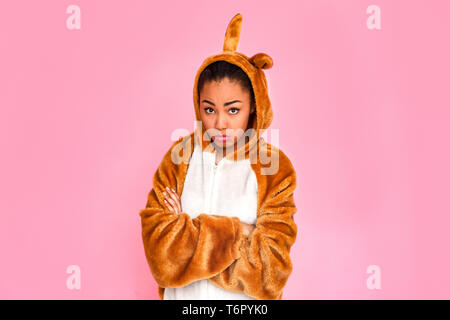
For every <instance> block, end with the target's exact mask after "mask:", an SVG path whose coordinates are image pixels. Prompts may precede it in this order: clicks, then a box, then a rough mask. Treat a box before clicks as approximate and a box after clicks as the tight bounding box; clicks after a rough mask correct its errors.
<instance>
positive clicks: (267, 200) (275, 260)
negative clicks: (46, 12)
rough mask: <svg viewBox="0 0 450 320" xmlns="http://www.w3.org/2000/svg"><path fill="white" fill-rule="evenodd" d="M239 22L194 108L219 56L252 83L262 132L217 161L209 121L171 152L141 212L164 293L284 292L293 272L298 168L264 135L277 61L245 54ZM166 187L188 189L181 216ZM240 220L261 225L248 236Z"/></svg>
mask: <svg viewBox="0 0 450 320" xmlns="http://www.w3.org/2000/svg"><path fill="white" fill-rule="evenodd" d="M241 25H242V15H241V14H239V13H238V14H236V15H235V16H234V17H233V18H232V20H231V21H230V23H229V25H228V27H227V30H226V33H225V42H224V46H223V51H222V52H221V53H219V54H216V55H212V56H210V57H208V58H207V59H206V60H205V61H204V62H203V64H202V65H201V66H200V69H199V70H198V72H197V75H196V78H195V83H194V107H195V115H196V120H197V124H199V123H201V118H200V109H199V97H198V92H197V83H198V79H199V76H200V74H201V72H202V71H203V69H205V68H206V67H207V66H208V65H209V64H211V63H213V62H215V61H218V60H224V61H227V62H229V63H232V64H235V65H237V66H238V67H240V68H241V69H242V70H243V71H244V72H245V73H246V74H247V75H248V77H249V79H250V81H251V83H252V86H253V90H254V94H255V102H256V115H255V116H254V117H251V118H250V119H249V121H250V122H249V127H250V128H252V129H254V130H253V132H254V133H253V134H252V135H250V136H248V141H245V145H244V144H241V146H238V147H237V148H235V150H234V151H233V152H230V153H227V154H226V156H225V157H224V158H223V159H222V160H221V161H220V162H219V163H218V164H217V165H216V163H215V152H216V151H215V148H214V146H213V143H212V142H211V140H210V139H205V137H207V135H205V131H206V130H205V128H204V127H203V126H201V125H200V126H197V127H196V128H195V129H194V132H192V133H191V134H190V135H187V136H185V137H181V138H179V139H178V140H177V141H175V142H174V143H173V144H172V146H171V147H170V149H169V150H168V151H167V153H166V154H165V156H164V157H163V159H162V161H161V163H160V165H159V167H158V169H157V170H156V173H155V175H154V177H153V188H152V189H151V191H150V192H149V193H148V199H147V204H146V207H145V209H142V210H141V211H140V212H139V215H140V217H141V222H142V239H143V244H144V250H145V256H146V259H147V262H148V264H149V266H150V270H151V272H152V274H153V277H154V278H155V280H156V282H157V284H158V286H159V287H158V294H159V297H160V298H161V299H219V300H225V299H263V300H269V299H270V300H275V299H276V300H280V299H282V294H283V288H284V286H285V284H286V282H287V280H288V278H289V276H290V274H291V272H292V263H291V259H290V257H289V252H290V248H291V246H292V245H293V244H294V242H295V239H296V236H297V226H296V224H295V222H294V219H293V215H294V213H295V212H296V211H297V209H296V206H295V203H294V190H295V188H296V173H295V170H294V168H293V166H292V163H291V161H290V160H289V158H288V157H287V156H286V155H285V154H284V153H283V152H282V151H281V150H280V149H279V148H277V147H275V146H273V145H271V144H269V143H266V142H265V141H264V139H263V137H262V136H261V135H262V133H263V132H264V130H265V129H267V128H268V127H269V125H270V123H271V122H272V117H273V114H272V108H271V103H270V100H269V96H268V88H267V81H266V77H265V75H264V72H263V69H268V68H270V67H272V64H273V62H272V59H271V58H270V57H269V56H268V55H267V54H264V53H257V54H255V55H253V56H252V57H247V56H246V55H244V54H242V53H240V52H237V51H236V49H237V46H238V42H239V36H240V31H241ZM165 187H169V188H172V189H174V190H175V191H176V193H177V194H178V195H179V196H180V199H181V204H182V206H181V207H182V212H181V213H180V214H179V215H176V214H174V213H172V212H171V211H169V210H168V208H167V206H166V205H165V204H164V198H165V197H164V195H163V192H164V189H165ZM241 221H243V222H246V223H249V224H254V225H255V226H256V227H255V229H254V230H253V231H252V232H251V233H250V235H249V236H248V237H246V236H245V235H243V233H242V227H241Z"/></svg>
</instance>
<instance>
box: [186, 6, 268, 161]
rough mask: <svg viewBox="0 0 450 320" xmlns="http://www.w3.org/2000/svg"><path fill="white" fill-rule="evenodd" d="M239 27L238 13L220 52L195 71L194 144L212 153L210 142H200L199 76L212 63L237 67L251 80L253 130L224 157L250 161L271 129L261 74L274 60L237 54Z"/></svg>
mask: <svg viewBox="0 0 450 320" xmlns="http://www.w3.org/2000/svg"><path fill="white" fill-rule="evenodd" d="M241 26H242V15H241V14H240V13H238V14H236V15H235V16H234V17H233V18H232V19H231V21H230V23H229V24H228V27H227V30H226V32H225V41H224V44H223V50H222V52H221V53H218V54H215V55H212V56H209V57H208V58H206V59H205V60H204V61H203V63H202V64H201V66H200V68H199V69H198V71H197V74H196V76H195V82H194V107H195V117H196V123H197V125H196V128H195V141H196V143H201V145H202V150H204V151H208V152H215V148H214V146H213V143H212V142H211V141H210V140H207V139H203V137H207V135H206V133H205V132H206V130H205V128H204V127H203V125H201V117H200V106H199V96H198V93H197V88H198V87H197V85H198V80H199V77H200V74H201V73H202V71H203V70H204V69H205V68H206V67H207V66H208V65H210V64H211V63H213V62H215V61H219V60H223V61H227V62H229V63H232V64H234V65H236V66H238V67H240V68H241V69H242V70H243V71H244V72H245V73H246V74H247V76H248V77H249V79H250V81H251V84H252V86H253V92H254V94H255V103H256V117H251V118H250V119H249V122H251V123H249V128H253V129H254V131H251V132H252V133H254V134H252V135H251V136H249V138H246V143H245V145H239V144H238V146H237V148H236V147H235V150H234V151H233V152H230V153H229V154H227V155H226V157H225V158H227V159H230V160H240V159H243V158H249V156H250V153H251V152H252V151H253V150H256V149H257V148H255V146H256V145H257V144H258V142H261V141H262V139H263V138H262V137H261V136H262V134H263V133H264V130H265V129H267V128H268V127H269V126H270V124H271V122H272V119H273V113H272V106H271V103H270V99H269V95H268V88H267V80H266V76H265V74H264V71H263V69H269V68H271V67H272V65H273V60H272V58H271V57H270V56H268V55H267V54H265V53H256V54H254V55H253V56H251V57H248V56H246V55H245V54H243V53H241V52H238V51H237V47H238V43H239V37H240V33H241ZM199 124H200V125H199ZM200 129H201V130H200ZM247 140H249V141H247Z"/></svg>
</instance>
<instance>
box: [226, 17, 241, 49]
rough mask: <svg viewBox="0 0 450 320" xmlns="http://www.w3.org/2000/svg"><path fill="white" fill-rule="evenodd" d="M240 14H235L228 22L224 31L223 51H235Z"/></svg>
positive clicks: (238, 34) (238, 33) (237, 41)
mask: <svg viewBox="0 0 450 320" xmlns="http://www.w3.org/2000/svg"><path fill="white" fill-rule="evenodd" d="M241 26H242V15H241V14H240V13H238V14H236V15H235V16H234V17H233V19H231V21H230V23H229V24H228V27H227V31H226V32H225V41H224V43H223V51H236V49H237V46H238V43H239V36H240V34H241Z"/></svg>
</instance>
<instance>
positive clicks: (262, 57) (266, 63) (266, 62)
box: [249, 53, 273, 69]
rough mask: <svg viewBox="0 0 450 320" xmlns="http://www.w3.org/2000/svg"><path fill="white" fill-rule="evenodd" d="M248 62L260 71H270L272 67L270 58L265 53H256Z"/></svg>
mask: <svg viewBox="0 0 450 320" xmlns="http://www.w3.org/2000/svg"><path fill="white" fill-rule="evenodd" d="M249 60H250V62H251V63H252V64H253V65H254V66H255V67H257V68H260V69H270V68H271V67H272V66H273V60H272V58H271V57H270V56H269V55H267V54H265V53H257V54H255V55H254V56H253V57H251V58H250V59H249Z"/></svg>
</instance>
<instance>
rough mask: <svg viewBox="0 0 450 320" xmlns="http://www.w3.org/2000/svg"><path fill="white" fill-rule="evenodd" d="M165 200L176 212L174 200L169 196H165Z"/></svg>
mask: <svg viewBox="0 0 450 320" xmlns="http://www.w3.org/2000/svg"><path fill="white" fill-rule="evenodd" d="M167 201H168V202H169V203H170V205H171V206H172V208H173V210H174V212H175V213H177V211H178V210H177V205H176V203H175V201H174V200H173V199H171V198H167Z"/></svg>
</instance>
